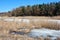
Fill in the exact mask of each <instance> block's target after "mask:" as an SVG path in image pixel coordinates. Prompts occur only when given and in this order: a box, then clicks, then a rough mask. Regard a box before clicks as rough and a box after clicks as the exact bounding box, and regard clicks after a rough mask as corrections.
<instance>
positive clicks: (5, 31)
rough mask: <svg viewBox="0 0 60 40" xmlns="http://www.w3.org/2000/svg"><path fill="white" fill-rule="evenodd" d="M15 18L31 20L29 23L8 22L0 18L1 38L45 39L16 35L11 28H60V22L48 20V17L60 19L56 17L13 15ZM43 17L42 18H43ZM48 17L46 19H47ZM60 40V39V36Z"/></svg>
mask: <svg viewBox="0 0 60 40" xmlns="http://www.w3.org/2000/svg"><path fill="white" fill-rule="evenodd" d="M3 18H9V17H3ZM13 18H18V19H19V18H22V19H24V18H26V19H29V20H31V21H30V23H29V24H26V23H23V22H22V23H16V22H6V21H3V20H0V40H44V38H42V37H40V38H39V39H34V38H30V37H27V36H26V35H14V34H9V31H10V30H15V31H18V28H28V29H32V28H42V27H44V28H49V29H59V30H60V24H57V23H56V22H48V19H60V18H56V17H52V18H51V17H13ZM33 19H39V21H35V22H34V20H33ZM41 19H42V20H41ZM45 19H46V21H45ZM28 29H27V30H25V32H28V31H30V30H28ZM46 40H50V38H49V37H48V38H46ZM58 40H60V39H59V38H58Z"/></svg>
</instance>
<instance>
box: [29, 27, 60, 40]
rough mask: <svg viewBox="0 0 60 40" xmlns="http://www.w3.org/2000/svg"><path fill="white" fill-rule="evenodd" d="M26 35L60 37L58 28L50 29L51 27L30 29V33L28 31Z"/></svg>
mask: <svg viewBox="0 0 60 40" xmlns="http://www.w3.org/2000/svg"><path fill="white" fill-rule="evenodd" d="M28 36H30V37H43V38H46V37H51V39H52V40H53V39H56V38H57V37H60V30H51V29H45V28H42V29H32V30H31V31H30V33H28Z"/></svg>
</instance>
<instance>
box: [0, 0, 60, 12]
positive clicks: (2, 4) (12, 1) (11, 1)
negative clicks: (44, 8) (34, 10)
mask: <svg viewBox="0 0 60 40" xmlns="http://www.w3.org/2000/svg"><path fill="white" fill-rule="evenodd" d="M58 1H60V0H0V12H5V11H6V12H7V11H10V10H12V9H14V8H16V7H19V6H26V5H34V4H42V3H50V2H58Z"/></svg>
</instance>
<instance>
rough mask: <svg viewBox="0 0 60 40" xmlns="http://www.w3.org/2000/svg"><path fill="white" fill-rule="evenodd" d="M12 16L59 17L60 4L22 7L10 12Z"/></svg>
mask: <svg viewBox="0 0 60 40" xmlns="http://www.w3.org/2000/svg"><path fill="white" fill-rule="evenodd" d="M8 13H9V14H11V16H59V15H60V2H53V3H47V4H44V3H43V4H37V5H33V6H30V5H28V6H21V7H18V8H16V9H13V10H12V11H8Z"/></svg>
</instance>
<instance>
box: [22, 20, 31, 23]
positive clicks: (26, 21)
mask: <svg viewBox="0 0 60 40" xmlns="http://www.w3.org/2000/svg"><path fill="white" fill-rule="evenodd" d="M22 21H23V22H24V23H27V24H28V23H30V20H29V19H22Z"/></svg>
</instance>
